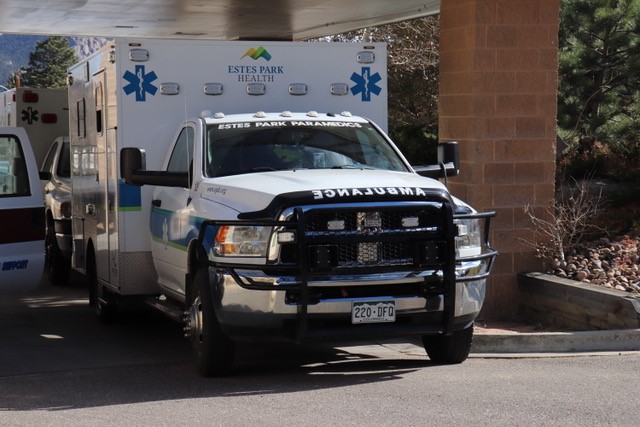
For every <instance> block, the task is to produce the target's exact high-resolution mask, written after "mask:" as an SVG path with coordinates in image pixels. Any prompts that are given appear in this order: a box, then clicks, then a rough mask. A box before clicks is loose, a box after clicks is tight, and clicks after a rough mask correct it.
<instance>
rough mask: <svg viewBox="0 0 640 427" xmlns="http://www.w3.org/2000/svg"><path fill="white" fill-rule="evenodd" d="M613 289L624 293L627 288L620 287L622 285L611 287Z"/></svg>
mask: <svg viewBox="0 0 640 427" xmlns="http://www.w3.org/2000/svg"><path fill="white" fill-rule="evenodd" d="M613 289H617V290H619V291H626V290H627V288H625V287H624V286H622V285H615V286H614V287H613Z"/></svg>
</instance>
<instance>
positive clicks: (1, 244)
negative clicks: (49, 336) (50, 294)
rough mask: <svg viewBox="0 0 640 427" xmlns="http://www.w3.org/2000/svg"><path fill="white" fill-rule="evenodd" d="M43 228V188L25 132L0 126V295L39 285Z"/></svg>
mask: <svg viewBox="0 0 640 427" xmlns="http://www.w3.org/2000/svg"><path fill="white" fill-rule="evenodd" d="M44 226H45V223H44V202H43V198H42V187H41V184H40V179H39V176H38V167H37V164H36V160H35V158H34V156H33V150H32V149H31V144H30V143H29V138H28V137H27V133H26V132H25V130H24V129H23V128H15V127H10V128H9V127H7V128H3V127H0V292H7V291H9V292H15V291H19V292H22V291H28V290H32V289H34V288H36V287H37V286H38V285H39V283H40V279H41V277H42V271H43V267H44Z"/></svg>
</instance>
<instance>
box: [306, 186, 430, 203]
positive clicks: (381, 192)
mask: <svg viewBox="0 0 640 427" xmlns="http://www.w3.org/2000/svg"><path fill="white" fill-rule="evenodd" d="M311 194H313V198H314V200H321V199H334V198H336V197H338V198H339V197H355V196H385V195H390V196H398V195H401V196H422V197H425V196H426V195H427V193H426V192H425V191H424V190H423V189H422V188H419V187H415V188H412V187H373V188H337V189H326V190H313V191H311Z"/></svg>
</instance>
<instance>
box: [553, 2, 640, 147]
mask: <svg viewBox="0 0 640 427" xmlns="http://www.w3.org/2000/svg"><path fill="white" fill-rule="evenodd" d="M560 21H561V24H560V37H559V55H558V60H559V80H560V85H559V93H558V124H559V127H560V130H561V132H564V134H563V136H564V137H565V138H567V139H569V141H570V143H571V142H574V143H577V145H580V146H582V147H583V149H584V148H585V147H586V148H587V149H589V148H590V147H592V146H593V144H594V143H595V141H599V142H604V143H609V144H614V145H615V144H618V145H620V144H621V141H624V144H625V145H627V146H628V143H632V144H633V143H637V142H638V140H639V139H640V138H639V136H640V91H639V90H638V88H640V73H639V72H638V70H639V69H640V0H562V2H561V8H560Z"/></svg>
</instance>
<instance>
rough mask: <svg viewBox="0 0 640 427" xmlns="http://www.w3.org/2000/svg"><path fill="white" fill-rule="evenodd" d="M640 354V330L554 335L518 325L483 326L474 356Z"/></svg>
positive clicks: (477, 334)
mask: <svg viewBox="0 0 640 427" xmlns="http://www.w3.org/2000/svg"><path fill="white" fill-rule="evenodd" d="M611 351H614V352H615V351H640V329H615V330H599V331H577V332H552V331H546V330H544V331H541V330H536V328H535V327H533V326H530V325H524V324H518V323H511V322H510V323H494V324H492V323H488V324H483V323H480V324H478V325H476V327H475V334H474V337H473V347H472V348H471V352H472V353H473V354H485V353H572V352H611Z"/></svg>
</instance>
